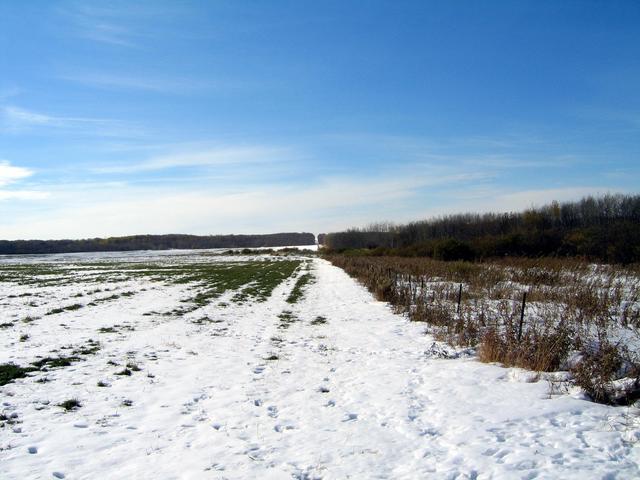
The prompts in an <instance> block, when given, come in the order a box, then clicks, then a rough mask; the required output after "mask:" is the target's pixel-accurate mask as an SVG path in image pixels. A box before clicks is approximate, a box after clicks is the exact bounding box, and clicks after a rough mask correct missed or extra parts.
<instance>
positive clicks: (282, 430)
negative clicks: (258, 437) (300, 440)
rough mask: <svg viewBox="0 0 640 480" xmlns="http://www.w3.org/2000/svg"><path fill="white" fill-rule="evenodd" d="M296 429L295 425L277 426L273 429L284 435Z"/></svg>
mask: <svg viewBox="0 0 640 480" xmlns="http://www.w3.org/2000/svg"><path fill="white" fill-rule="evenodd" d="M294 428H296V427H295V426H293V425H276V426H275V427H273V429H274V430H275V431H276V432H278V433H282V432H284V431H285V430H293V429H294Z"/></svg>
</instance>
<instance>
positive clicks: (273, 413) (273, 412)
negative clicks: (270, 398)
mask: <svg viewBox="0 0 640 480" xmlns="http://www.w3.org/2000/svg"><path fill="white" fill-rule="evenodd" d="M267 411H268V413H267V415H269V416H270V417H271V418H276V417H277V416H278V407H276V406H275V405H269V406H268V407H267Z"/></svg>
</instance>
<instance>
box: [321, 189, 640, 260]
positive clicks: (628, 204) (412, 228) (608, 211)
mask: <svg viewBox="0 0 640 480" xmlns="http://www.w3.org/2000/svg"><path fill="white" fill-rule="evenodd" d="M323 244H324V245H325V246H326V247H328V248H330V249H333V250H344V249H369V250H371V252H370V253H373V254H380V255H389V254H393V255H403V256H429V257H434V258H441V259H444V260H456V259H465V260H471V259H478V258H486V257H496V256H505V255H512V256H528V257H538V256H584V257H588V258H591V259H596V260H601V261H608V262H619V263H630V262H637V261H640V195H620V194H618V195H605V196H602V197H591V196H589V197H585V198H583V199H582V200H580V201H577V202H565V203H559V202H555V201H554V202H551V203H550V204H548V205H545V206H543V207H540V208H531V209H528V210H525V211H523V212H510V213H486V214H468V213H467V214H457V215H448V216H443V217H439V218H435V219H431V220H424V221H418V222H411V223H409V224H406V225H397V226H396V225H392V224H377V225H372V226H369V227H367V228H363V229H350V230H347V231H345V232H337V233H329V234H327V235H325V236H324V238H323Z"/></svg>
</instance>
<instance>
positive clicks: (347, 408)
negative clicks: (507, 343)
mask: <svg viewBox="0 0 640 480" xmlns="http://www.w3.org/2000/svg"><path fill="white" fill-rule="evenodd" d="M214 253H216V252H198V253H193V252H176V251H173V252H162V253H160V252H131V253H126V254H122V253H120V254H94V255H88V254H75V255H74V254H72V255H66V256H65V255H56V256H32V257H4V258H3V259H0V273H2V269H3V268H7V266H10V265H14V266H15V265H16V264H20V265H28V264H29V263H28V262H32V263H33V262H39V263H46V264H48V265H51V266H52V268H53V270H52V272H51V277H50V280H51V281H50V284H49V285H46V284H43V285H39V284H37V283H36V284H29V283H28V282H26V284H23V285H18V284H17V282H15V281H8V280H7V279H6V278H5V280H4V281H2V282H0V324H2V323H7V324H9V323H10V324H12V326H8V327H5V328H3V329H1V330H0V363H7V362H13V363H16V364H19V365H22V366H27V365H29V364H31V363H32V362H34V361H36V360H38V358H39V357H47V356H48V357H53V356H61V355H70V353H69V352H71V351H72V350H73V349H74V348H77V347H79V346H82V345H87V344H88V343H87V342H88V341H89V339H93V340H97V341H99V342H100V345H101V349H100V350H99V351H98V352H97V353H95V354H88V355H83V356H82V359H81V360H79V361H77V362H74V363H72V364H71V365H70V366H67V367H62V368H53V369H49V371H48V372H41V371H40V372H32V373H30V375H31V376H30V377H28V378H22V379H17V380H16V381H15V382H13V383H9V384H7V385H5V386H2V387H0V398H1V401H2V406H1V408H2V413H3V414H4V417H5V418H7V419H9V420H8V421H5V422H4V426H3V427H2V428H0V478H2V479H28V478H56V476H57V477H58V478H67V479H78V478H86V479H89V478H91V479H93V478H123V479H124V478H126V479H130V478H154V479H156V478H157V479H172V478H205V479H206V478H213V479H215V478H220V479H222V478H260V479H263V478H285V479H286V478H300V479H307V478H309V479H311V478H326V479H329V478H331V479H343V478H355V479H365V478H394V479H396V478H401V479H402V478H407V479H409V478H411V479H413V478H416V479H422V478H478V479H482V478H579V479H586V478H598V479H603V478H610V479H614V478H619V479H626V478H638V477H640V467H639V463H640V425H639V424H638V412H636V411H633V410H630V409H627V408H613V407H607V406H603V405H597V404H594V403H591V402H588V401H585V400H583V399H581V396H580V395H579V393H578V392H575V391H573V390H568V391H564V390H562V389H560V390H562V391H561V393H559V394H553V395H551V394H550V383H549V382H548V381H546V380H539V381H531V380H532V378H533V376H532V375H531V374H528V373H526V372H523V371H521V370H517V369H504V368H500V367H498V366H493V365H485V364H481V363H479V362H477V361H476V360H475V359H474V358H473V357H465V356H462V357H461V358H457V359H446V358H440V357H442V355H440V354H439V353H442V352H443V351H445V352H446V351H448V350H447V349H446V348H445V347H442V346H438V348H433V339H432V338H431V337H429V336H425V335H424V334H423V330H424V327H422V326H420V325H419V324H411V323H409V322H408V321H407V320H406V319H405V318H404V317H402V316H399V315H395V314H393V313H392V312H391V310H390V309H389V308H388V307H387V306H386V305H385V304H384V303H380V302H377V301H375V300H374V299H373V298H372V297H371V295H370V294H369V293H368V292H367V291H366V290H365V289H364V288H362V287H361V286H359V285H358V284H357V283H356V282H355V281H354V280H352V279H351V278H349V277H348V276H347V275H346V274H345V273H344V272H343V271H341V270H339V269H337V268H335V267H333V266H331V265H330V264H328V263H327V262H325V261H323V260H319V259H313V260H310V263H309V264H305V263H304V262H303V263H302V264H301V267H300V268H299V269H298V270H296V273H294V275H292V276H291V277H290V278H289V279H287V280H285V281H284V282H282V283H281V284H280V285H279V286H277V287H276V288H275V290H274V291H273V293H272V295H271V296H270V297H269V298H268V300H266V301H264V302H259V301H257V300H256V301H253V300H251V299H249V300H245V301H234V298H237V297H235V296H234V295H236V294H237V292H235V291H226V292H225V293H223V294H222V295H221V296H220V297H218V298H215V300H213V301H211V302H210V303H208V304H207V305H205V306H202V307H197V306H196V308H195V309H193V310H191V309H187V310H188V311H186V312H184V311H183V312H180V313H174V314H172V313H171V312H176V309H177V310H178V311H179V310H180V309H181V308H183V309H184V308H185V306H189V305H190V304H189V303H188V302H185V301H184V300H188V299H189V298H192V297H193V292H194V291H196V290H197V289H200V288H202V287H203V286H202V285H201V284H196V283H182V284H181V283H172V282H168V281H166V278H165V279H161V278H152V277H145V276H140V277H134V278H131V277H128V276H127V275H126V274H123V275H122V276H121V277H120V276H119V275H120V273H119V272H118V268H124V267H121V266H122V265H123V264H125V263H136V262H139V263H141V264H145V265H159V266H165V267H166V266H167V265H183V266H184V265H190V264H203V263H204V264H207V263H211V264H217V263H223V264H229V265H232V264H238V263H242V262H247V261H266V258H269V260H273V259H271V258H270V257H267V256H263V257H262V258H261V257H244V256H240V257H234V256H219V255H213V254H214ZM16 262H17V263H16ZM112 262H113V265H112ZM81 264H87V265H90V269H88V270H87V273H86V274H87V275H88V274H91V275H93V276H94V277H93V280H91V281H81V282H78V283H74V282H71V283H68V284H64V285H55V283H56V278H59V276H60V270H64V269H70V270H71V271H73V275H77V276H79V277H80V276H82V275H84V274H85V273H82V269H80V270H74V269H75V268H76V267H77V266H78V265H81ZM305 265H306V266H305ZM54 267H55V268H54ZM87 268H89V267H87ZM305 268H308V269H309V271H310V272H311V274H312V275H313V277H314V282H313V283H311V284H308V285H307V286H306V287H305V288H304V295H303V296H302V298H301V299H300V300H299V302H298V303H295V304H290V303H287V301H286V300H287V298H288V296H289V294H290V292H291V290H292V288H293V286H294V284H295V283H296V280H297V278H298V277H299V276H300V275H302V274H303V273H304V271H305V270H304V269H305ZM97 272H98V273H99V272H102V273H100V274H98V273H97ZM103 274H104V275H103ZM56 275H57V276H58V277H56ZM101 275H103V276H101ZM94 280H95V282H94ZM92 282H93V283H92ZM63 283H64V282H63ZM96 290H100V291H98V292H96ZM129 292H132V293H129ZM25 294H30V295H25ZM79 294H82V295H79ZM123 294H126V295H123ZM21 295H22V296H21ZM115 295H118V297H117V298H113V299H111V300H108V299H109V297H112V296H115ZM105 299H106V300H105ZM181 300H183V301H181ZM75 303H77V304H80V305H81V306H82V307H81V308H78V309H76V310H64V311H62V312H60V313H53V314H48V315H47V313H48V312H51V310H52V309H53V308H54V307H56V306H62V307H64V306H69V305H73V304H75ZM90 303H95V305H93V306H91V305H89V304H90ZM30 318H34V320H32V321H31V320H30ZM203 318H206V319H207V320H206V321H204V322H203V321H201V319H203ZM25 319H27V321H26V322H25V321H24V320H25ZM114 326H116V327H114ZM110 327H114V328H113V330H114V331H113V332H112V333H100V332H99V329H106V330H107V331H109V328H110ZM27 334H28V335H29V337H28V339H26V340H24V341H20V340H19V339H20V337H21V336H23V335H27ZM66 347H70V348H66ZM108 362H111V363H108ZM127 363H129V364H135V365H137V366H139V367H140V368H141V370H140V371H133V372H132V374H131V375H130V376H127V375H115V374H116V373H117V372H119V371H121V370H123V369H124V368H125V366H126V364H127ZM114 364H115V365H114ZM43 378H46V379H48V381H47V382H45V383H41V382H38V380H41V379H43ZM98 382H102V385H106V386H98ZM72 398H74V399H77V400H79V401H80V403H81V405H82V406H81V408H79V409H77V410H71V411H68V412H67V411H65V410H64V409H63V408H61V407H60V406H58V404H59V403H61V402H63V401H65V400H68V399H72ZM54 475H56V476H54Z"/></svg>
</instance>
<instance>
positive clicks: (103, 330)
mask: <svg viewBox="0 0 640 480" xmlns="http://www.w3.org/2000/svg"><path fill="white" fill-rule="evenodd" d="M98 333H118V331H117V330H116V329H115V328H113V327H100V328H99V329H98Z"/></svg>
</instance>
